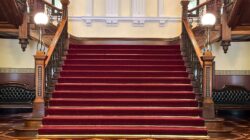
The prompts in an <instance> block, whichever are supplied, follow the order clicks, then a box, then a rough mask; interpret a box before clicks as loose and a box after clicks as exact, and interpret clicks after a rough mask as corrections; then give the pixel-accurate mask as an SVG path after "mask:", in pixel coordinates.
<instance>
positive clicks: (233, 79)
mask: <svg viewBox="0 0 250 140" xmlns="http://www.w3.org/2000/svg"><path fill="white" fill-rule="evenodd" d="M224 85H238V86H243V87H245V88H247V89H248V90H250V75H216V76H215V83H214V88H215V89H222V88H223V86H224Z"/></svg>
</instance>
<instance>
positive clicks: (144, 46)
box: [69, 44, 180, 50]
mask: <svg viewBox="0 0 250 140" xmlns="http://www.w3.org/2000/svg"><path fill="white" fill-rule="evenodd" d="M69 48H70V49H83V50H85V49H176V50H180V45H121V44H114V45H103V44H102V45H72V44H71V45H70V47H69Z"/></svg>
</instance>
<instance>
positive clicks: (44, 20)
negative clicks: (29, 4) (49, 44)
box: [34, 12, 49, 52]
mask: <svg viewBox="0 0 250 140" xmlns="http://www.w3.org/2000/svg"><path fill="white" fill-rule="evenodd" d="M34 21H35V24H36V25H38V27H39V40H38V43H37V50H40V51H43V52H44V51H45V47H43V41H42V34H43V33H42V27H43V26H45V25H46V24H48V22H49V18H48V16H47V15H46V14H45V13H42V12H39V13H36V15H35V16H34ZM39 44H40V49H39Z"/></svg>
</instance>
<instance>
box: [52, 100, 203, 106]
mask: <svg viewBox="0 0 250 140" xmlns="http://www.w3.org/2000/svg"><path fill="white" fill-rule="evenodd" d="M49 105H50V106H149V107H150V106H151V107H153V106H155V107H159V106H161V107H197V106H198V103H197V102H196V101H165V102H164V101H162V102H161V101H157V102H152V101H151V102H149V101H145V102H141V101H140V102H137V101H126V102H125V101H112V102H111V101H65V100H64V101H54V100H52V101H50V102H49Z"/></svg>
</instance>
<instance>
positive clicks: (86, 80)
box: [58, 78, 191, 84]
mask: <svg viewBox="0 0 250 140" xmlns="http://www.w3.org/2000/svg"><path fill="white" fill-rule="evenodd" d="M58 82H59V83H96V82H99V83H179V84H189V83H190V82H191V81H190V80H189V79H122V78H120V79H111V78H110V79H109V78H106V79H105V78H91V79H90V78H81V79H80V78H59V79H58Z"/></svg>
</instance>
